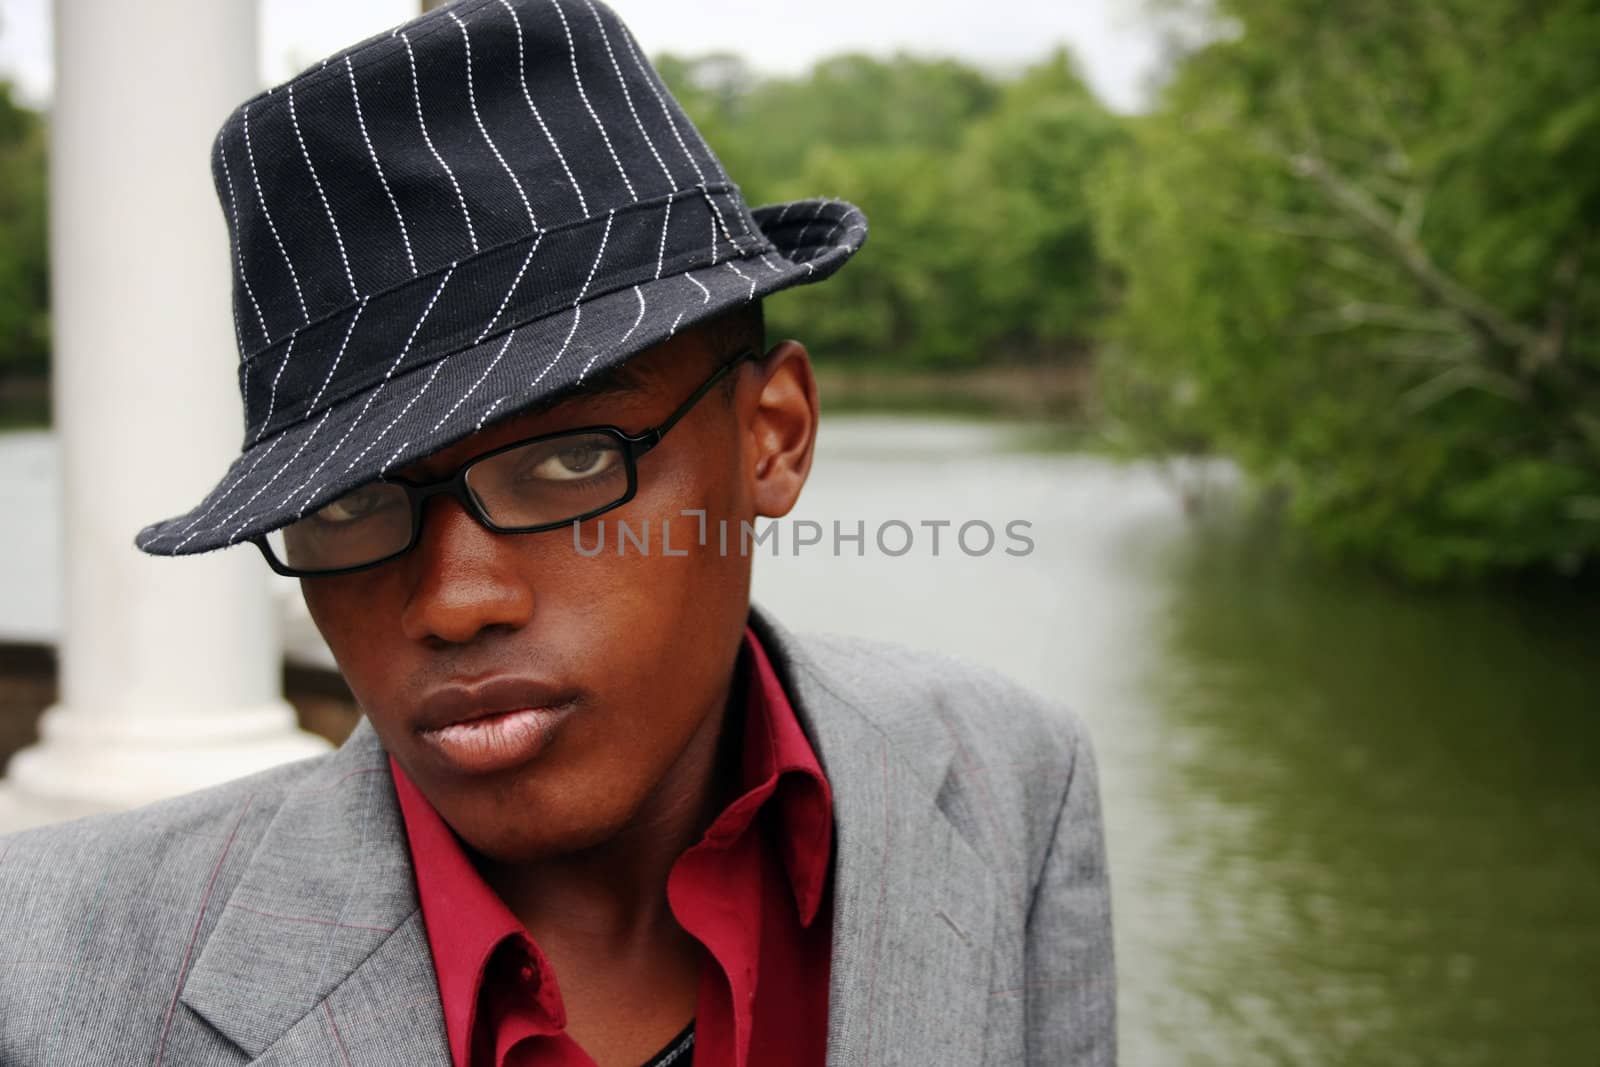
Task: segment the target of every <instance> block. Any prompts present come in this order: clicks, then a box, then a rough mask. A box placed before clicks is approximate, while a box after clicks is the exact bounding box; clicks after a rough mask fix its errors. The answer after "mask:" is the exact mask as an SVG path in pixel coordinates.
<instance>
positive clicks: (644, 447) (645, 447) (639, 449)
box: [629, 348, 756, 456]
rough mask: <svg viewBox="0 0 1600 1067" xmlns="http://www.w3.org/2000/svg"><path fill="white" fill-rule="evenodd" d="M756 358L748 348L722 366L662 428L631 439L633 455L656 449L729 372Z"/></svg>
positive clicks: (667, 419)
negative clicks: (669, 431)
mask: <svg viewBox="0 0 1600 1067" xmlns="http://www.w3.org/2000/svg"><path fill="white" fill-rule="evenodd" d="M755 356H756V350H755V349H753V348H747V349H745V350H744V351H742V352H740V353H739V354H738V355H736V356H734V357H733V358H732V359H730V360H728V361H727V362H726V363H724V364H723V365H722V366H720V367H718V368H717V372H716V373H715V374H713V375H712V376H711V377H709V378H707V379H706V380H705V381H704V382H702V383H701V385H700V388H698V389H696V390H695V391H694V392H692V393H690V394H689V397H688V399H687V400H685V401H684V402H683V403H681V404H679V405H678V409H677V410H676V411H674V412H673V413H672V414H671V415H668V416H667V418H666V421H665V422H663V423H662V424H661V425H660V426H657V427H656V428H655V429H653V430H646V431H645V432H644V433H642V434H640V435H639V436H638V437H633V438H629V442H630V443H631V444H632V445H633V454H634V455H635V456H642V455H644V454H645V453H646V452H648V451H650V450H651V449H652V448H654V447H656V445H658V444H660V443H661V439H662V438H663V437H665V436H666V435H667V431H668V430H670V429H672V428H673V427H674V426H676V425H677V423H678V420H679V419H681V418H683V417H684V416H685V415H687V414H689V411H690V409H692V408H693V407H694V406H695V405H696V404H698V403H699V402H700V401H701V399H702V398H703V397H704V396H705V395H706V394H707V393H709V392H711V390H712V389H713V388H715V387H716V384H717V383H718V382H720V381H721V380H722V379H723V378H725V377H727V375H728V372H729V371H731V370H733V368H735V367H737V366H738V365H739V364H741V363H743V362H744V361H745V360H747V359H754V358H755Z"/></svg>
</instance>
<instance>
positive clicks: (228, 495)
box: [137, 0, 867, 555]
mask: <svg viewBox="0 0 1600 1067" xmlns="http://www.w3.org/2000/svg"><path fill="white" fill-rule="evenodd" d="M212 169H213V171H214V176H215V180H216V186H217V193H218V196H219V198H220V199H221V201H222V207H223V210H224V212H225V213H226V216H227V222H228V227H229V232H230V234H231V236H232V251H233V260H234V263H233V265H234V299H233V304H234V318H235V325H236V328H237V333H238V341H239V350H240V353H241V356H242V359H241V362H240V367H239V385H240V390H241V392H242V394H243V396H244V407H245V439H244V445H243V451H242V454H241V455H240V456H239V457H238V459H237V460H235V461H234V463H233V465H232V466H231V467H230V468H229V470H228V471H227V473H226V474H225V475H224V476H223V477H222V479H221V481H220V482H219V483H218V484H217V486H216V487H215V488H214V489H213V490H212V491H211V492H210V494H208V495H207V497H206V498H205V499H204V500H203V501H201V502H200V504H199V505H198V506H196V507H195V508H194V509H193V510H191V511H190V512H188V513H187V514H184V515H180V516H178V517H176V518H172V519H167V520H165V521H163V522H158V523H156V524H154V525H152V526H149V527H147V528H145V529H144V530H143V531H141V532H140V534H139V536H138V538H137V544H138V546H139V547H140V548H142V549H144V550H145V551H146V552H150V553H154V554H157V555H187V554H190V553H198V552H205V551H209V550H212V549H216V548H222V547H224V546H226V545H230V544H234V543H236V542H239V541H242V540H246V539H249V538H251V537H253V536H255V535H258V534H262V533H266V532H268V531H270V530H273V529H276V528H278V527H281V526H284V525H287V524H288V523H290V522H293V521H294V520H296V519H298V518H300V517H302V516H303V515H305V514H307V513H308V512H310V511H313V510H315V509H317V508H319V507H321V506H322V505H324V504H326V503H328V502H329V501H331V500H333V499H335V498H336V497H338V496H340V495H342V494H343V493H345V492H348V491H349V490H351V489H353V488H355V487H356V486H358V485H361V484H363V483H365V482H368V481H371V480H373V479H374V478H378V477H381V476H382V475H383V474H385V473H386V472H388V471H390V470H393V469H395V468H397V467H401V466H404V465H406V464H409V463H412V462H414V461H416V460H417V459H420V458H421V457H423V456H426V455H428V454H430V453H432V452H435V451H437V450H438V449H440V448H443V447H444V446H446V445H448V444H450V443H451V442H453V441H456V440H459V439H460V438H462V437H465V436H467V435H469V434H471V433H473V432H475V431H476V430H478V429H481V428H482V427H483V426H484V425H486V424H487V423H489V422H491V421H492V420H494V419H497V418H500V417H503V416H505V415H507V414H509V413H511V412H514V411H516V410H517V409H519V408H522V407H526V406H527V405H529V404H533V403H537V402H543V401H548V400H550V399H552V398H555V397H557V396H559V395H560V394H561V393H563V392H564V391H566V390H569V389H571V388H572V387H574V386H575V385H577V384H579V383H581V382H582V381H584V380H585V379H587V378H590V377H593V376H595V375H597V374H600V373H603V372H604V371H606V370H608V369H609V368H612V367H614V366H616V365H617V364H619V363H621V362H623V361H625V360H627V359H628V358H630V357H631V356H634V355H636V354H638V353H639V352H641V351H643V350H644V349H647V348H649V347H651V346H653V345H656V344H659V343H660V342H662V341H665V340H666V339H668V338H669V337H671V336H673V335H674V334H675V333H677V332H679V331H681V330H683V329H687V328H688V327H690V326H693V325H695V324H697V323H700V322H703V321H705V320H707V319H710V318H714V317H716V316H718V315H720V314H722V313H724V312H727V311H729V310H731V309H733V308H735V307H738V306H739V305H741V304H744V303H747V302H749V301H752V300H756V299H758V298H760V297H762V296H765V295H768V294H771V293H774V292H777V291H778V290H780V289H784V288H787V287H789V286H793V285H799V284H803V283H806V282H813V281H819V280H821V279H823V278H825V277H827V276H828V275H830V274H832V273H833V272H834V271H836V270H838V269H839V267H840V266H841V265H843V263H844V262H845V260H847V259H848V258H849V257H850V256H851V255H852V254H853V253H854V252H855V250H856V249H857V248H859V247H860V246H861V243H862V241H863V240H865V238H866V231H867V224H866V219H865V217H864V216H863V215H862V214H861V212H860V211H859V210H858V209H857V208H855V207H854V206H852V205H850V204H847V203H844V202H842V201H838V200H806V201H799V202H796V203H789V204H781V205H773V206H769V207H762V208H758V209H756V210H754V211H751V210H750V209H749V208H747V207H746V205H745V203H744V200H743V198H742V196H741V195H740V192H739V189H738V187H737V186H735V185H734V184H733V183H732V181H731V180H730V179H729V177H728V175H727V173H726V172H725V171H724V170H723V168H722V165H721V163H720V162H719V161H718V160H717V157H716V156H715V155H714V154H713V153H712V151H711V150H710V148H709V147H708V146H707V145H706V143H705V141H704V140H703V139H702V138H701V136H700V134H699V133H698V132H697V131H696V130H695V128H694V126H693V124H692V123H691V122H690V121H689V119H688V117H687V116H686V115H685V114H684V113H683V111H682V109H681V108H680V107H679V106H678V104H677V102H676V101H675V100H674V99H673V98H672V96H671V94H670V93H669V92H668V91H667V89H666V87H665V86H664V85H663V83H662V81H661V79H660V77H659V76H658V75H657V73H656V71H655V70H654V68H652V67H651V65H650V64H649V62H648V61H647V60H646V59H645V57H644V55H643V53H642V51H641V50H640V48H639V46H638V44H637V43H636V42H635V41H634V39H633V37H632V35H631V34H630V33H629V32H628V30H627V28H626V27H625V26H624V25H623V24H622V23H621V21H620V20H618V18H617V17H616V16H615V14H613V13H612V12H611V11H610V10H609V9H608V8H606V7H604V6H603V5H602V4H600V3H598V2H596V0H456V2H455V3H452V4H449V5H447V6H445V7H443V8H440V9H438V10H435V11H433V12H430V13H429V14H427V15H424V16H422V17H421V18H419V19H416V20H414V21H412V22H410V23H407V24H406V25H404V26H401V27H399V28H397V29H396V30H394V31H393V32H392V33H390V34H388V35H385V36H381V37H375V38H372V39H370V40H368V41H365V42H363V43H361V44H359V45H356V46H355V47H353V48H351V49H348V50H346V51H344V52H341V53H339V54H337V55H334V56H331V57H330V58H328V59H327V60H324V61H323V62H322V63H321V64H320V65H319V66H317V67H314V68H312V69H310V70H307V71H306V72H304V73H302V74H301V75H299V76H298V77H296V78H295V79H293V80H292V81H290V82H287V83H285V84H284V85H281V86H278V87H277V88H274V89H270V90H268V91H267V92H265V93H263V94H261V95H260V96H257V97H255V98H254V99H252V100H250V101H249V102H247V103H246V104H244V105H242V106H241V107H240V108H239V109H238V110H237V111H235V112H234V113H233V115H232V116H230V117H229V119H228V121H227V122H226V123H225V124H224V126H223V128H222V131H221V132H220V133H219V134H218V136H217V139H216V144H215V147H214V151H213V168H212Z"/></svg>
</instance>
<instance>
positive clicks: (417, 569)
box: [400, 496, 534, 644]
mask: <svg viewBox="0 0 1600 1067" xmlns="http://www.w3.org/2000/svg"><path fill="white" fill-rule="evenodd" d="M425 507H426V510H425V511H424V513H423V519H422V531H421V535H420V536H419V538H418V540H417V543H416V545H415V546H414V547H413V548H412V549H411V551H410V552H408V553H407V554H406V555H405V556H404V557H402V562H403V565H404V566H405V567H407V568H408V574H407V576H408V578H409V581H410V593H409V595H408V596H407V598H406V604H405V608H404V609H403V611H402V613H401V620H400V621H401V628H402V632H404V633H405V635H406V636H407V637H408V638H410V639H411V640H413V641H432V642H444V643H447V644H465V643H466V642H468V641H471V640H473V639H474V638H476V637H478V636H479V635H481V634H483V633H485V632H488V631H493V630H496V629H502V630H515V629H518V628H520V627H521V626H523V625H525V624H526V623H527V622H528V620H529V619H531V618H532V617H533V610H534V596H533V587H532V585H531V584H530V583H529V581H528V580H527V577H526V575H525V574H524V573H523V572H522V570H521V569H520V568H518V566H517V565H516V564H517V553H516V552H515V551H514V542H515V538H512V537H508V536H506V535H502V534H495V533H492V532H491V531H489V530H486V529H485V528H484V527H483V526H481V525H480V524H479V523H478V521H477V520H476V519H474V518H473V517H472V516H471V515H469V514H467V512H466V510H465V509H464V508H463V507H462V506H461V503H460V502H459V501H457V500H454V499H452V498H451V497H448V496H438V497H435V498H434V499H432V500H430V501H429V502H428V503H427V504H426V505H425Z"/></svg>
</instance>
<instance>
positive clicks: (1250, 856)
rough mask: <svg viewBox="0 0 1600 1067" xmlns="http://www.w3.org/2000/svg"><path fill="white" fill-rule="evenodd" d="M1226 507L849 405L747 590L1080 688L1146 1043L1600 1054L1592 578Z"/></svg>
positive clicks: (17, 441)
mask: <svg viewBox="0 0 1600 1067" xmlns="http://www.w3.org/2000/svg"><path fill="white" fill-rule="evenodd" d="M52 470H53V457H52V453H51V450H50V448H49V442H48V440H47V439H44V438H40V437H27V436H24V437H11V438H0V491H3V499H4V500H5V501H6V504H7V506H6V508H4V509H0V547H3V548H4V549H5V554H4V555H3V556H0V566H3V567H4V568H5V569H4V570H3V571H0V588H3V589H4V590H5V595H4V596H0V634H3V633H5V632H7V631H8V630H9V631H10V632H13V633H15V632H16V629H17V627H18V626H23V627H27V626H29V625H33V626H38V625H40V623H39V622H38V620H39V619H47V620H48V621H50V622H51V623H52V625H53V620H54V611H55V609H54V603H53V595H54V593H53V588H52V587H51V586H50V583H49V581H48V579H47V578H44V577H41V576H40V575H41V571H40V569H39V566H38V563H37V562H36V561H35V562H32V563H28V564H25V565H19V563H18V557H17V555H15V554H13V553H14V552H15V551H16V546H18V545H26V546H29V547H30V549H32V550H35V551H37V552H38V553H39V554H40V556H39V558H43V559H50V558H52V550H51V547H50V546H51V542H52V541H53V533H52V531H50V530H49V529H48V527H47V525H45V524H42V523H41V522H40V521H39V520H37V519H36V518H30V517H28V515H27V509H28V508H29V507H35V508H36V507H38V506H41V505H44V504H48V502H49V501H50V500H51V499H52V497H51V494H52V492H53V490H52V489H51V471H52ZM1210 473H1211V478H1212V481H1213V483H1215V484H1216V485H1220V486H1222V487H1224V489H1225V488H1226V487H1227V486H1228V485H1229V484H1230V483H1231V478H1230V477H1229V474H1228V472H1227V471H1226V470H1225V469H1218V470H1213V471H1212V472H1210ZM1219 499H1222V500H1224V501H1225V499H1226V494H1225V493H1224V494H1221V495H1220V497H1219ZM1215 510H1216V511H1219V512H1223V513H1224V514H1222V515H1220V516H1218V515H1215V514H1214V515H1213V516H1212V517H1210V518H1207V519H1204V520H1202V521H1194V520H1191V519H1188V518H1186V517H1185V515H1184V512H1183V509H1182V507H1181V506H1180V504H1179V501H1178V499H1177V497H1176V496H1175V495H1174V494H1173V493H1172V492H1171V491H1170V490H1169V488H1168V486H1167V485H1166V484H1165V482H1164V480H1163V478H1162V477H1161V476H1160V473H1159V472H1158V471H1157V470H1156V469H1155V468H1153V467H1150V466H1137V465H1136V466H1118V465H1115V464H1112V463H1109V462H1107V461H1105V460H1103V459H1100V458H1095V457H1089V456H1083V455H1073V454H1052V453H1040V452H1033V451H1029V450H1028V449H1027V447H1026V439H1025V438H1023V437H1019V436H1018V435H1017V433H1016V431H1014V430H1010V429H1007V428H1006V427H1003V426H997V425H992V424H982V423H951V422H939V421H932V420H924V419H889V418H851V419H834V420H830V421H828V422H827V423H826V424H825V425H824V427H823V432H822V436H821V443H820V446H819V450H818V459H817V465H816V468H815V470H814V472H813V475H812V481H811V483H810V485H809V486H808V487H807V490H806V494H805V497H804V500H803V504H802V506H801V507H800V508H799V509H798V510H797V512H796V514H795V515H794V516H791V518H790V520H786V521H785V522H784V523H781V524H780V525H779V528H778V531H777V532H778V536H779V538H780V543H779V547H780V549H781V553H780V555H778V556H777V557H773V556H771V555H769V554H767V553H768V552H770V549H764V550H763V554H762V555H760V557H759V559H758V562H757V564H756V577H755V597H756V599H757V600H758V601H759V602H761V603H762V604H764V605H765V606H767V607H769V608H771V609H773V611H774V612H775V613H776V614H777V615H778V616H779V618H781V619H782V620H783V621H784V622H785V623H786V624H788V625H789V626H790V627H791V628H798V629H826V630H834V631H841V632H851V633H860V634H865V635H871V636H877V637H882V638H887V639H891V640H898V641H902V642H905V643H908V644H913V645H920V646H925V647H934V648H941V649H944V650H947V651H949V652H952V653H954V654H957V655H960V656H963V657H965V658H967V659H970V660H973V661H976V662H980V663H985V664H988V665H991V666H994V667H997V668H999V669H1000V670H1002V671H1005V672H1007V673H1009V674H1011V675H1012V676H1014V677H1016V678H1018V679H1019V680H1021V681H1022V682H1024V683H1026V684H1028V685H1029V686H1031V687H1033V688H1034V689H1036V690H1038V691H1039V692H1041V693H1044V694H1047V695H1048V696H1050V697H1052V698H1054V699H1055V700H1057V701H1059V702H1061V703H1063V704H1065V705H1068V706H1071V707H1073V708H1075V709H1076V710H1077V711H1078V712H1079V713H1080V714H1081V715H1082V717H1083V718H1084V719H1085V721H1086V722H1087V723H1088V724H1089V727H1090V730H1091V733H1092V735H1093V738H1094V741H1095V745H1096V748H1097V751H1098V753H1099V758H1100V763H1101V768H1102V788H1103V796H1104V803H1105V809H1106V825H1107V836H1108V842H1109V852H1110V862H1111V877H1112V883H1113V891H1114V902H1113V907H1114V909H1115V922H1116V938H1117V951H1118V963H1119V977H1120V995H1121V1000H1120V1013H1121V1031H1122V1034H1121V1036H1122V1048H1123V1057H1122V1059H1123V1062H1124V1063H1126V1064H1129V1065H1130V1067H1146V1065H1152V1067H1161V1065H1167V1064H1173V1065H1178V1064H1182V1065H1190V1064H1194V1065H1218V1067H1222V1065H1227V1067H1250V1065H1257V1064H1261V1065H1266V1064H1329V1065H1346V1064H1348V1065H1352V1067H1357V1065H1359V1067H1368V1065H1377V1064H1383V1065H1388V1064H1396V1065H1409V1064H1416V1065H1429V1067H1432V1065H1438V1064H1451V1065H1475V1064H1486V1065H1487V1064H1495V1065H1504V1064H1515V1065H1518V1067H1521V1065H1532V1064H1563V1065H1565V1064H1585V1065H1586V1064H1596V1063H1600V772H1597V769H1596V768H1597V762H1600V609H1597V608H1596V606H1595V605H1594V604H1593V603H1590V602H1586V601H1584V600H1582V599H1580V598H1579V597H1578V596H1576V595H1572V596H1567V597H1560V596H1541V597H1538V598H1533V597H1517V598H1512V597H1508V596H1506V595H1503V594H1502V595H1491V594H1487V593H1465V594H1424V593H1417V592H1409V591H1405V590H1402V589H1398V588H1395V587H1393V586H1390V585H1387V584H1385V583H1383V582H1380V581H1377V580H1366V579H1361V578H1355V577H1351V576H1349V575H1336V574H1329V573H1327V572H1325V571H1322V570H1319V569H1317V568H1314V567H1310V566H1307V565H1304V564H1296V563H1294V562H1292V561H1290V560H1288V559H1286V558H1284V556H1283V554H1282V553H1280V552H1278V551H1276V550H1274V549H1273V548H1272V546H1271V544H1270V543H1268V542H1264V541H1262V540H1261V539H1259V538H1255V537H1252V536H1251V535H1250V534H1249V533H1248V532H1246V530H1245V526H1244V524H1243V523H1240V522H1237V521H1233V520H1230V519H1229V518H1228V517H1227V515H1226V514H1225V513H1226V511H1227V510H1228V509H1227V508H1226V506H1225V504H1224V505H1221V506H1218V507H1217V508H1216V509H1215ZM34 514H35V515H37V514H38V512H37V511H35V512H34ZM794 520H810V521H813V522H815V523H817V524H818V527H817V528H811V527H802V526H800V525H797V523H796V522H795V521H794ZM941 520H948V521H949V522H950V523H951V525H950V526H947V527H941V528H940V531H939V532H940V535H941V542H940V551H939V554H938V555H935V554H934V553H933V550H932V542H931V535H932V530H931V529H930V528H928V527H925V526H923V525H922V524H923V523H924V522H935V521H941ZM1018 520H1020V521H1023V522H1026V523H1028V524H1030V525H1029V526H1028V527H1027V528H1026V531H1025V532H1026V536H1027V537H1028V538H1030V539H1031V541H1032V551H1031V552H1029V553H1028V554H1026V555H1022V556H1015V555H1007V554H1006V552H1005V549H1006V548H1007V547H1012V548H1014V549H1020V543H1019V542H1017V541H1015V540H1010V539H1008V538H1007V536H1006V527H1007V524H1008V523H1011V522H1013V521H1018ZM835 522H839V523H840V524H841V526H842V529H843V531H844V532H846V533H853V532H854V531H855V530H856V525H857V523H858V522H859V523H861V524H862V528H863V530H864V532H865V534H866V538H865V542H864V544H863V545H862V546H861V548H860V549H859V550H858V548H857V546H856V545H855V544H854V543H850V542H847V543H845V544H844V545H843V546H842V547H843V549H844V553H843V554H842V555H835V554H834V552H833V551H832V549H833V544H832V539H833V524H834V523H835ZM895 522H899V523H903V524H905V526H904V528H902V527H899V526H894V525H892V524H893V523H895ZM968 522H983V523H987V524H988V525H989V527H990V528H992V529H994V530H995V531H996V535H997V541H996V545H995V547H994V548H993V549H992V550H991V551H989V552H987V553H982V554H977V555H968V554H967V553H966V552H964V551H962V549H961V547H960V544H959V543H958V542H957V541H956V536H957V533H958V530H959V527H960V526H961V525H962V524H963V523H968ZM816 529H820V530H821V532H822V534H823V543H822V544H820V545H815V546H804V547H802V548H800V549H799V550H798V552H796V551H795V550H794V547H793V539H794V534H795V532H796V531H804V532H806V533H814V532H815V530H816ZM880 529H882V530H883V531H884V546H886V547H887V549H888V550H889V551H893V552H898V551H899V550H900V549H901V548H902V547H903V546H904V545H905V542H906V539H907V532H909V533H910V535H911V544H910V547H909V550H908V551H906V552H905V553H904V554H903V555H889V554H888V553H887V552H886V551H885V550H884V547H883V546H880V545H879V544H878V543H877V538H876V536H875V535H876V533H877V532H878V531H879V530H880ZM968 534H969V536H968V538H967V546H968V548H971V549H974V550H976V549H980V548H982V547H983V543H984V541H985V540H986V539H985V538H984V536H983V531H982V527H978V526H974V527H969V530H968ZM674 539H675V540H676V539H677V530H676V529H675V530H674ZM858 551H860V552H861V554H860V555H859V556H858V555H857V554H856V553H857V552H858ZM22 616H29V617H30V618H33V619H34V622H33V623H31V624H30V623H29V621H28V619H27V618H22ZM997 713H1001V712H1000V711H999V710H998V709H997Z"/></svg>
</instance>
